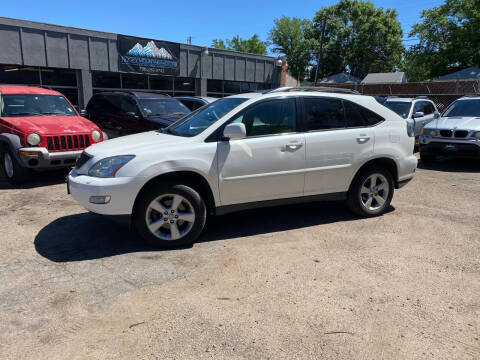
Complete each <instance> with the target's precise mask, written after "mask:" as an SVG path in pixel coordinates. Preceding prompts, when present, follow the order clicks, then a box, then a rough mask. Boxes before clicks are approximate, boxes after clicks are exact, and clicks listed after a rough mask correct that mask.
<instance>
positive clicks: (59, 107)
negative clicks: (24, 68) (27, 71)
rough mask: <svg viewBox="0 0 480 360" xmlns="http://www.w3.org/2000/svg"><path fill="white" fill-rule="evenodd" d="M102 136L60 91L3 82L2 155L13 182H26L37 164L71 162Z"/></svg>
mask: <svg viewBox="0 0 480 360" xmlns="http://www.w3.org/2000/svg"><path fill="white" fill-rule="evenodd" d="M103 140H104V134H103V133H102V131H101V130H100V128H99V127H98V126H96V125H95V124H94V123H92V122H90V121H89V120H87V119H85V118H83V117H81V116H80V115H79V113H78V112H77V110H76V109H75V108H74V107H73V106H72V104H71V103H70V102H69V101H68V100H67V99H66V98H65V97H64V96H63V95H62V94H60V93H58V92H56V91H52V90H48V89H43V88H38V87H32V86H16V85H0V160H1V166H2V169H3V171H4V173H5V175H6V177H7V180H8V182H9V183H11V184H18V183H22V182H24V181H25V180H27V179H28V177H29V175H30V174H31V172H32V170H34V169H51V168H61V167H71V166H73V165H74V164H75V160H76V157H77V155H79V154H80V153H81V152H82V150H83V149H85V148H86V147H88V146H90V145H91V144H94V143H98V142H101V141H103Z"/></svg>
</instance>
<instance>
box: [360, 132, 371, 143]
mask: <svg viewBox="0 0 480 360" xmlns="http://www.w3.org/2000/svg"><path fill="white" fill-rule="evenodd" d="M368 140H370V136H367V135H366V134H360V136H359V137H357V143H359V144H365V143H366V142H368Z"/></svg>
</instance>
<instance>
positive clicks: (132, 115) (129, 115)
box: [125, 111, 138, 120]
mask: <svg viewBox="0 0 480 360" xmlns="http://www.w3.org/2000/svg"><path fill="white" fill-rule="evenodd" d="M125 115H127V118H128V119H130V120H133V119H138V115H137V114H135V113H134V112H133V111H129V112H127V113H126V114H125Z"/></svg>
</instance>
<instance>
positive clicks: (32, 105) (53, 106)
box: [0, 94, 77, 117]
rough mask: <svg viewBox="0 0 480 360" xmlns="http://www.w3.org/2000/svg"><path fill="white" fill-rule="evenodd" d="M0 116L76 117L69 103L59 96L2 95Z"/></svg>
mask: <svg viewBox="0 0 480 360" xmlns="http://www.w3.org/2000/svg"><path fill="white" fill-rule="evenodd" d="M1 100H2V101H1V102H0V116H3V117H13V116H45V115H54V116H77V113H76V112H75V110H74V109H73V107H72V106H71V105H70V103H69V102H68V101H67V100H66V99H65V98H64V97H63V96H60V95H38V94H18V95H3V96H2V98H1Z"/></svg>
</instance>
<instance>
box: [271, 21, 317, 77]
mask: <svg viewBox="0 0 480 360" xmlns="http://www.w3.org/2000/svg"><path fill="white" fill-rule="evenodd" d="M274 24H275V25H274V27H273V28H272V29H271V30H270V33H269V40H270V41H271V42H272V44H273V49H272V51H273V52H276V53H282V54H285V56H286V58H287V62H288V68H289V70H290V72H291V74H292V75H293V76H294V77H295V78H297V79H298V80H300V81H302V80H303V78H304V77H305V70H306V68H307V66H308V65H309V63H310V58H311V53H310V51H311V49H312V45H313V44H312V40H311V39H310V38H308V37H307V36H306V35H307V34H310V33H311V32H312V29H311V27H312V23H311V22H310V21H309V20H306V19H299V18H295V17H293V18H289V17H286V16H284V17H282V18H280V19H275V20H274Z"/></svg>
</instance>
